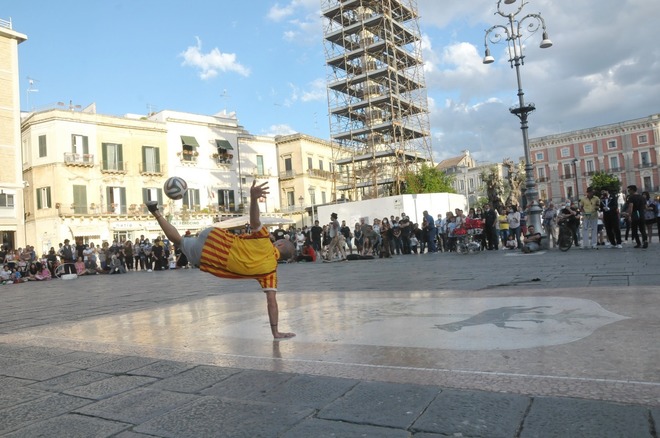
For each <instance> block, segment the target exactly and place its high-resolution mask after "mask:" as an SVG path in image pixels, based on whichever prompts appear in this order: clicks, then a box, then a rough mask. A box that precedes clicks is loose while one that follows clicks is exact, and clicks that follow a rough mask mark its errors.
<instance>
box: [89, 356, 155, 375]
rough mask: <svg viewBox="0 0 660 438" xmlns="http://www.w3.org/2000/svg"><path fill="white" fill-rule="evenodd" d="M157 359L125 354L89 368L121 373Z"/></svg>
mask: <svg viewBox="0 0 660 438" xmlns="http://www.w3.org/2000/svg"><path fill="white" fill-rule="evenodd" d="M157 361H158V359H151V358H149V357H138V356H123V357H121V358H119V359H117V360H113V361H112V362H105V363H103V364H101V365H97V366H95V367H91V368H89V370H90V371H99V372H101V373H108V374H121V373H127V372H129V371H133V370H135V369H138V368H142V367H144V366H147V365H149V364H152V363H154V362H157Z"/></svg>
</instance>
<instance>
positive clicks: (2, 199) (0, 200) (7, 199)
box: [0, 193, 14, 208]
mask: <svg viewBox="0 0 660 438" xmlns="http://www.w3.org/2000/svg"><path fill="white" fill-rule="evenodd" d="M0 207H8V208H14V195H10V194H8V193H0Z"/></svg>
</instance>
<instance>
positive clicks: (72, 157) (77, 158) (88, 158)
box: [64, 152, 94, 167]
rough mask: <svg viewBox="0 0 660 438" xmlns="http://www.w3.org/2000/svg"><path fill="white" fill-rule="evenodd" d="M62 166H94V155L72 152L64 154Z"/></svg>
mask: <svg viewBox="0 0 660 438" xmlns="http://www.w3.org/2000/svg"><path fill="white" fill-rule="evenodd" d="M64 164H66V165H69V166H83V167H93V166H94V155H92V154H75V153H73V152H65V153H64Z"/></svg>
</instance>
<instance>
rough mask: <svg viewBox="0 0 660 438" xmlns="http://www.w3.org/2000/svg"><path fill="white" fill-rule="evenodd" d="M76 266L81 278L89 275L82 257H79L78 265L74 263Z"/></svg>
mask: <svg viewBox="0 0 660 438" xmlns="http://www.w3.org/2000/svg"><path fill="white" fill-rule="evenodd" d="M74 265H75V266H76V274H77V275H78V276H79V277H80V276H81V275H86V274H87V268H86V267H85V262H83V258H82V257H78V259H77V260H76V263H74Z"/></svg>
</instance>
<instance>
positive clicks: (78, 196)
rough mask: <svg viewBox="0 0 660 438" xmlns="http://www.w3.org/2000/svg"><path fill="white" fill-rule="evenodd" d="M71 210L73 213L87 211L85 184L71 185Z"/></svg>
mask: <svg viewBox="0 0 660 438" xmlns="http://www.w3.org/2000/svg"><path fill="white" fill-rule="evenodd" d="M72 208H73V212H74V213H75V214H85V213H87V186H83V185H74V186H73V207H72Z"/></svg>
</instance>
